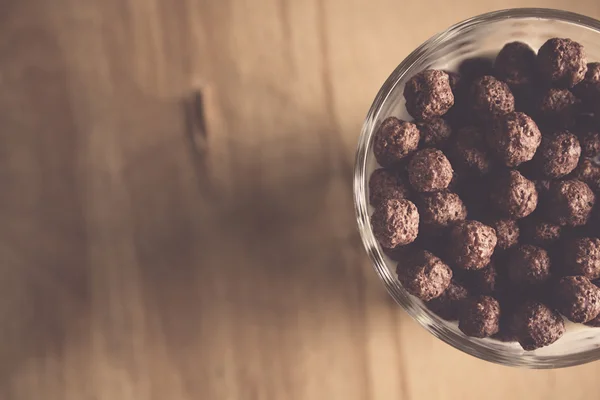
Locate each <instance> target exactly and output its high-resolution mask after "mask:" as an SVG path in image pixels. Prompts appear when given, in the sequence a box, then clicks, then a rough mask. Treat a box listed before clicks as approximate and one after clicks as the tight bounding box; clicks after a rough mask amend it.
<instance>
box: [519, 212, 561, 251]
mask: <svg viewBox="0 0 600 400" xmlns="http://www.w3.org/2000/svg"><path fill="white" fill-rule="evenodd" d="M522 221H523V222H522V224H521V239H522V240H523V242H524V243H530V244H534V245H537V246H548V245H550V244H552V243H555V242H556V241H558V239H560V234H561V231H562V227H561V226H560V225H557V224H552V223H550V222H546V221H543V220H541V219H540V218H536V217H533V218H525V219H523V220H522Z"/></svg>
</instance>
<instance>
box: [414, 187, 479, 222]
mask: <svg viewBox="0 0 600 400" xmlns="http://www.w3.org/2000/svg"><path fill="white" fill-rule="evenodd" d="M419 215H420V216H421V222H422V223H423V225H428V226H431V227H434V228H446V227H448V226H450V225H452V224H454V223H456V222H458V221H463V220H464V219H465V218H467V207H465V205H464V203H463V202H462V200H461V199H460V197H458V195H457V194H456V193H452V192H449V191H447V190H444V191H441V192H435V193H426V194H423V195H422V196H421V201H420V204H419Z"/></svg>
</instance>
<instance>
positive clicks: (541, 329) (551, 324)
mask: <svg viewBox="0 0 600 400" xmlns="http://www.w3.org/2000/svg"><path fill="white" fill-rule="evenodd" d="M512 331H513V332H514V333H515V335H516V336H517V340H518V342H519V344H520V345H521V347H523V349H524V350H527V351H531V350H535V349H539V348H541V347H544V346H548V345H551V344H552V343H554V342H556V341H557V340H558V339H559V338H560V337H561V336H562V335H563V334H564V333H565V323H564V321H563V319H562V317H561V316H560V314H558V313H557V312H556V311H554V310H552V309H551V308H549V307H548V306H546V305H544V304H543V303H540V302H538V301H528V302H525V303H524V304H523V305H521V307H519V308H518V309H517V311H516V312H515V314H514V315H513V318H512Z"/></svg>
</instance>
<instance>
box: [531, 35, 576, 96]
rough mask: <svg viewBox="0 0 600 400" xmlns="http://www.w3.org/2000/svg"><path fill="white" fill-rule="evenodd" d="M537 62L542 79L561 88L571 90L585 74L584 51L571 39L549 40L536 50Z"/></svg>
mask: <svg viewBox="0 0 600 400" xmlns="http://www.w3.org/2000/svg"><path fill="white" fill-rule="evenodd" d="M537 61H538V68H539V71H540V74H541V75H542V77H543V78H544V79H545V80H546V81H547V82H550V83H552V84H554V85H556V86H558V87H561V88H572V87H573V86H575V85H576V84H578V83H579V82H581V81H582V80H583V78H584V77H585V73H586V72H587V61H586V55H585V50H584V49H583V46H582V45H580V44H579V43H577V42H574V41H572V40H571V39H561V38H553V39H549V40H548V41H546V43H544V44H543V45H542V47H540V49H539V50H538V57H537Z"/></svg>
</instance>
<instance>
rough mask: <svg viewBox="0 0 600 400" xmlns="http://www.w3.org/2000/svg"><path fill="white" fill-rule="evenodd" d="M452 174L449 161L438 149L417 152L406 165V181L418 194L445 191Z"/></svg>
mask: <svg viewBox="0 0 600 400" xmlns="http://www.w3.org/2000/svg"><path fill="white" fill-rule="evenodd" d="M453 173H454V170H453V169H452V165H450V161H448V159H447V158H446V156H445V155H444V153H442V152H441V151H440V150H438V149H423V150H419V151H418V152H417V153H415V155H414V156H413V158H412V159H411V160H410V163H409V164H408V179H409V180H410V183H411V185H412V186H413V188H415V190H416V191H418V192H437V191H439V190H443V189H446V188H447V187H448V185H449V184H450V181H452V177H453Z"/></svg>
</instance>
